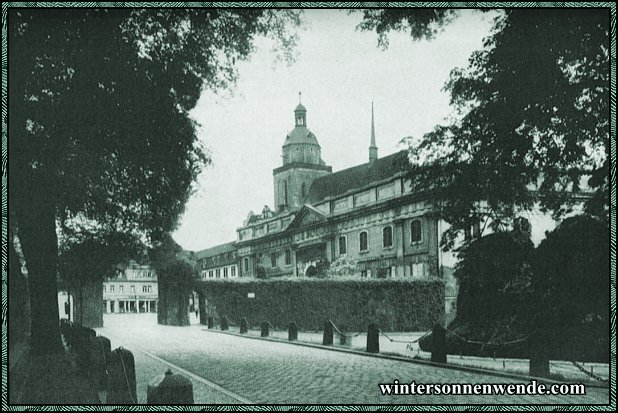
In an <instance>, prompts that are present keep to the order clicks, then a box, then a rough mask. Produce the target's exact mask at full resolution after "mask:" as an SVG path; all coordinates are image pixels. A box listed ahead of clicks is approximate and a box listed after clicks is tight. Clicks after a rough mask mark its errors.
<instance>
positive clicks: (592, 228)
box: [531, 215, 611, 362]
mask: <svg viewBox="0 0 618 413" xmlns="http://www.w3.org/2000/svg"><path fill="white" fill-rule="evenodd" d="M609 239H610V233H609V227H608V226H607V224H606V223H605V222H602V221H601V220H599V219H598V218H595V217H592V216H588V215H578V216H575V217H571V218H567V219H565V220H564V221H563V222H562V223H561V224H560V225H559V226H558V227H557V228H556V229H555V230H553V231H552V232H550V233H548V234H547V238H546V239H544V240H543V241H542V242H541V244H540V245H539V246H538V247H537V249H536V251H535V254H534V260H533V269H534V272H533V274H534V276H533V279H532V286H533V289H534V291H535V295H534V300H533V303H536V305H535V306H534V307H533V308H532V309H533V311H532V313H531V314H534V315H535V316H534V319H533V328H536V329H538V330H539V331H540V332H541V333H542V334H546V335H547V336H548V338H547V339H546V340H544V341H546V342H548V341H549V340H552V347H554V348H555V349H556V351H557V352H560V357H561V358H563V359H565V358H566V359H576V360H580V361H581V360H583V361H588V360H590V361H603V362H607V361H608V360H609V325H610V294H609V291H608V281H609V277H610V272H611V270H610V256H609V254H610V248H609Z"/></svg>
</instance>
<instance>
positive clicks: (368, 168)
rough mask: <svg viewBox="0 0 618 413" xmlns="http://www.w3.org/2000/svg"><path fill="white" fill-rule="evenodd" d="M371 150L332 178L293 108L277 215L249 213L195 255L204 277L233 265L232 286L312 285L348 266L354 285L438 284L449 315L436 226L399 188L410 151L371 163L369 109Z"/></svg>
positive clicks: (420, 203)
mask: <svg viewBox="0 0 618 413" xmlns="http://www.w3.org/2000/svg"><path fill="white" fill-rule="evenodd" d="M369 141H370V146H369V153H368V155H369V156H368V162H367V163H364V164H362V165H357V166H354V167H352V168H348V169H345V170H342V171H338V172H332V167H330V166H328V165H327V164H326V163H325V161H324V160H323V159H322V155H321V147H320V145H319V143H318V140H317V137H316V136H315V134H314V133H313V132H311V130H310V129H309V128H308V126H307V110H306V108H305V107H304V106H303V105H302V104H299V105H298V106H297V107H296V108H295V110H294V129H293V130H292V131H291V132H289V133H288V134H287V135H286V137H285V139H284V142H283V146H282V165H281V166H278V167H276V168H275V169H274V170H273V184H274V205H275V208H274V209H271V208H270V207H268V206H265V207H264V208H263V210H262V212H261V213H260V214H254V213H253V212H250V213H249V215H248V216H247V218H246V220H245V221H244V223H243V225H242V226H241V227H239V228H238V229H237V237H236V241H235V242H232V243H228V244H223V245H220V246H217V247H214V248H210V249H208V250H203V251H199V252H197V253H196V258H197V260H198V262H199V265H200V269H201V274H202V277H203V278H217V276H216V271H217V269H218V270H219V278H223V275H222V272H221V271H222V269H223V268H225V267H226V266H228V267H230V268H231V266H233V265H235V266H236V268H237V269H236V271H237V273H236V274H237V276H239V277H279V276H293V277H311V276H315V275H317V273H318V272H319V271H320V269H321V268H324V267H325V266H326V265H328V264H329V263H332V262H334V261H336V260H339V259H345V260H347V261H353V262H354V263H356V265H357V268H358V276H360V277H368V278H373V277H378V278H384V277H402V278H403V277H408V278H416V279H427V278H432V277H436V278H442V279H444V280H445V282H446V303H445V305H446V310H447V313H448V312H450V310H451V309H452V308H454V300H455V297H456V294H457V290H456V283H455V282H454V279H453V277H452V268H451V267H447V266H445V265H444V262H443V253H442V252H441V251H440V248H439V242H440V234H441V231H442V229H441V223H440V222H439V221H438V220H436V219H435V218H433V217H432V215H431V212H432V204H431V203H430V202H429V200H428V199H427V197H426V196H425V195H423V194H419V193H416V192H415V191H414V190H413V188H412V186H411V182H410V180H408V179H406V166H407V164H408V158H407V152H406V151H401V152H397V153H395V154H391V155H388V156H385V157H383V158H379V157H378V148H377V145H376V136H375V124H374V117H373V106H372V113H371V130H370V139H369ZM229 274H230V276H231V270H229Z"/></svg>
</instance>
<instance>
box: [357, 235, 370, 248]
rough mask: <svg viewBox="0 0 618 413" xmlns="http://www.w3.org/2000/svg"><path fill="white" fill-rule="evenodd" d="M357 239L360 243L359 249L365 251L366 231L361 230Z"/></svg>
mask: <svg viewBox="0 0 618 413" xmlns="http://www.w3.org/2000/svg"><path fill="white" fill-rule="evenodd" d="M358 241H359V244H360V250H361V251H367V249H368V246H367V231H363V232H361V233H360V235H359V236H358Z"/></svg>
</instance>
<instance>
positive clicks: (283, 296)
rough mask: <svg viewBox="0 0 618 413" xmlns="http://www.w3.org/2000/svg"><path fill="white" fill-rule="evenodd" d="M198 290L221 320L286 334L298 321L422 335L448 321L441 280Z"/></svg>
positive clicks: (222, 284)
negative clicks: (269, 326)
mask: <svg viewBox="0 0 618 413" xmlns="http://www.w3.org/2000/svg"><path fill="white" fill-rule="evenodd" d="M198 290H199V292H200V296H203V297H205V299H206V300H208V303H209V304H213V306H214V308H215V310H216V314H215V315H216V316H217V317H218V318H220V317H222V316H226V317H228V318H229V319H230V320H232V321H233V322H234V323H238V322H239V321H240V319H242V318H243V317H246V318H247V319H248V320H249V322H250V324H252V325H258V324H259V323H261V322H262V321H270V322H271V323H272V324H273V325H274V326H277V327H278V328H287V325H288V323H290V322H291V321H294V322H296V323H298V324H299V325H300V326H301V327H302V328H304V329H307V330H318V329H322V328H323V326H324V322H325V321H327V320H329V319H330V320H332V321H333V322H334V323H335V325H337V326H345V328H346V329H347V330H349V331H365V330H366V329H367V326H368V325H369V323H372V322H373V323H376V324H377V325H378V326H379V327H380V328H381V329H382V330H385V331H422V330H426V329H429V328H431V326H433V324H435V323H436V322H442V321H443V319H444V283H443V282H442V281H441V280H431V281H421V280H401V279H384V280H375V279H320V278H273V279H264V280H260V279H243V278H240V279H238V280H226V279H219V280H205V281H200V282H199V283H198ZM250 292H252V293H254V294H255V298H248V297H247V294H248V293H250Z"/></svg>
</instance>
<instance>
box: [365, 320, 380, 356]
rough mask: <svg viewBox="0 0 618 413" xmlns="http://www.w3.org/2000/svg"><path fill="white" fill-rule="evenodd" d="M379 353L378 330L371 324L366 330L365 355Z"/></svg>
mask: <svg viewBox="0 0 618 413" xmlns="http://www.w3.org/2000/svg"><path fill="white" fill-rule="evenodd" d="M379 352H380V329H379V328H378V326H377V325H375V324H373V323H371V324H369V327H368V328H367V353H379Z"/></svg>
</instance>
